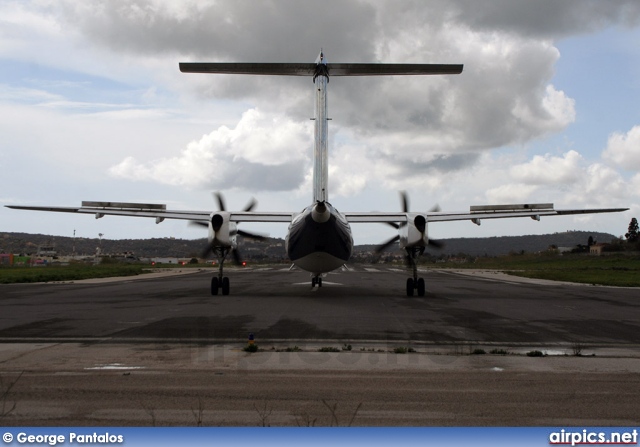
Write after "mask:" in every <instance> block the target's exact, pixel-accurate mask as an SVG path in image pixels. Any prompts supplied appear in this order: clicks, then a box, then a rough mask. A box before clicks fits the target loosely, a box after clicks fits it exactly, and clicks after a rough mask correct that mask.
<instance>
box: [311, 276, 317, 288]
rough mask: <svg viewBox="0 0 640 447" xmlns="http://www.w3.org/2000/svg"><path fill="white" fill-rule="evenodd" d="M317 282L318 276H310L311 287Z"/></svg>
mask: <svg viewBox="0 0 640 447" xmlns="http://www.w3.org/2000/svg"><path fill="white" fill-rule="evenodd" d="M317 282H318V278H316V277H315V276H314V277H313V278H311V287H315V286H316V283H317Z"/></svg>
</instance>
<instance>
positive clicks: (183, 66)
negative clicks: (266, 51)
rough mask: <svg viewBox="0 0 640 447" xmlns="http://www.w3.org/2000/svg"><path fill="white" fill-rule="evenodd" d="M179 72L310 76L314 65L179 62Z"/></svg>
mask: <svg viewBox="0 0 640 447" xmlns="http://www.w3.org/2000/svg"><path fill="white" fill-rule="evenodd" d="M180 71H181V72H183V73H219V74H253V75H281V76H310V75H313V74H314V73H315V71H316V64H314V63H270V62H265V63H262V62H180Z"/></svg>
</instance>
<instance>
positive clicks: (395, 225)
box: [386, 222, 400, 230]
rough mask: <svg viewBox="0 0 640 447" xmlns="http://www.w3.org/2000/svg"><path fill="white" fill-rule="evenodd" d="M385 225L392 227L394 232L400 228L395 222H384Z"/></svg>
mask: <svg viewBox="0 0 640 447" xmlns="http://www.w3.org/2000/svg"><path fill="white" fill-rule="evenodd" d="M386 224H387V225H389V226H391V227H393V228H395V229H396V230H398V229H399V228H400V225H398V224H397V223H395V222H386Z"/></svg>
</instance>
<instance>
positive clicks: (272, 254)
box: [0, 231, 614, 261]
mask: <svg viewBox="0 0 640 447" xmlns="http://www.w3.org/2000/svg"><path fill="white" fill-rule="evenodd" d="M590 236H591V237H593V239H595V240H596V241H598V242H610V241H611V240H612V239H614V236H613V235H611V234H607V233H598V232H587V231H570V232H565V233H554V234H544V235H529V236H501V237H488V238H455V239H442V240H441V241H442V242H443V243H444V244H445V246H444V248H443V249H442V250H429V251H430V252H431V253H433V254H435V255H441V254H444V255H456V254H460V253H465V254H469V255H473V256H484V255H487V256H498V255H503V254H508V253H512V252H521V251H525V252H528V253H531V252H534V253H535V252H538V251H542V250H546V249H547V248H549V246H551V245H555V246H557V247H575V246H576V245H578V244H581V245H586V244H587V241H588V239H589V237H590ZM241 239H242V238H239V241H240V249H241V253H242V256H243V258H245V259H247V260H266V259H270V260H279V261H283V260H285V259H286V253H285V250H284V240H283V239H277V238H270V239H269V240H268V241H265V242H258V241H252V240H248V239H245V240H241ZM206 244H207V240H206V239H204V238H203V239H174V238H154V239H102V241H100V240H99V239H97V238H94V239H90V238H75V240H74V238H72V237H64V236H49V235H44V234H28V233H0V253H14V254H36V253H37V252H38V247H48V246H53V247H54V249H55V251H56V252H57V253H58V255H61V256H64V255H71V254H73V253H74V246H75V253H76V254H78V255H93V254H95V253H96V248H97V247H102V253H104V254H121V253H128V252H132V253H133V254H134V255H135V256H138V257H145V258H151V257H178V258H186V257H199V256H200V254H201V253H202V251H203V249H204V248H205V246H206ZM375 248H376V246H375V245H359V246H356V247H355V249H354V254H355V255H358V254H360V255H364V254H366V253H368V252H373V251H374V250H375ZM391 252H393V251H391Z"/></svg>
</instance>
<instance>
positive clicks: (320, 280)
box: [318, 278, 322, 287]
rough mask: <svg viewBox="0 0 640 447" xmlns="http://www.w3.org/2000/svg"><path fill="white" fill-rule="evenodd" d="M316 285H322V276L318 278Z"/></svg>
mask: <svg viewBox="0 0 640 447" xmlns="http://www.w3.org/2000/svg"><path fill="white" fill-rule="evenodd" d="M318 287H322V278H318Z"/></svg>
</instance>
